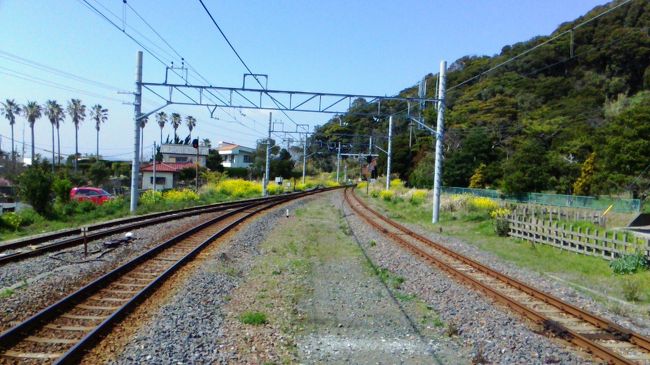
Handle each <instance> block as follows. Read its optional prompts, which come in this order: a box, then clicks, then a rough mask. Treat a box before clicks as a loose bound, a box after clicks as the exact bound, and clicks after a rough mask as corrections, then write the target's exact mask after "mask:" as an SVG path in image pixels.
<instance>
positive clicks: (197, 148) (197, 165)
mask: <svg viewBox="0 0 650 365" xmlns="http://www.w3.org/2000/svg"><path fill="white" fill-rule="evenodd" d="M196 140H197V143H196V176H195V178H196V192H197V193H198V192H199V151H200V150H201V145H199V143H198V141H200V140H201V139H199V136H196Z"/></svg>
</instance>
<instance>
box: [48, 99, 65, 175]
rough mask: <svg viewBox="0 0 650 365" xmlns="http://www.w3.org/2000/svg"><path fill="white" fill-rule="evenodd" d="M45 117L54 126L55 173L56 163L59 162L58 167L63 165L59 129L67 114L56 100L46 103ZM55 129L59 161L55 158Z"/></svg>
mask: <svg viewBox="0 0 650 365" xmlns="http://www.w3.org/2000/svg"><path fill="white" fill-rule="evenodd" d="M45 115H46V116H47V119H49V120H50V124H51V125H52V172H54V164H55V162H54V161H57V162H56V163H57V164H58V165H60V164H61V137H60V135H59V127H60V125H61V122H62V121H63V120H64V119H65V113H64V112H63V107H62V106H61V105H60V104H59V103H57V102H56V100H48V101H47V102H45ZM54 128H56V138H57V143H58V147H59V149H58V154H59V158H58V159H55V157H54Z"/></svg>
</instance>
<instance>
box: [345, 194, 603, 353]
mask: <svg viewBox="0 0 650 365" xmlns="http://www.w3.org/2000/svg"><path fill="white" fill-rule="evenodd" d="M343 209H344V211H345V213H346V216H347V219H348V222H349V223H350V226H351V228H352V230H353V232H354V233H355V235H356V236H357V237H358V238H359V240H360V241H361V242H362V246H363V247H364V249H365V250H366V251H367V252H368V255H369V256H370V258H371V259H372V260H373V261H374V262H376V263H377V264H378V266H381V267H385V268H388V269H389V270H391V271H394V272H396V273H398V274H399V275H402V276H403V277H405V278H406V281H405V283H404V284H403V287H404V290H406V291H407V292H409V293H413V294H415V295H417V296H418V297H419V298H422V299H423V300H424V301H426V303H428V304H429V305H431V306H432V307H433V308H434V310H435V311H436V312H437V313H439V314H440V317H441V318H442V320H443V321H444V322H446V327H447V331H448V332H450V333H454V332H457V333H458V334H459V336H460V338H461V339H462V341H463V342H464V343H465V344H466V345H468V346H471V347H472V348H473V349H474V361H477V360H479V359H483V360H485V361H487V362H490V363H499V364H547V363H569V364H574V363H590V360H587V359H588V357H585V355H584V354H578V353H577V352H576V351H573V350H572V349H569V348H567V347H566V346H565V345H563V343H558V342H556V341H555V340H552V339H549V338H548V337H545V336H542V335H540V334H537V333H535V332H534V331H532V330H531V329H530V327H529V326H527V325H526V324H524V320H523V319H522V318H520V317H518V316H516V315H514V314H512V313H510V312H508V311H507V309H505V308H504V307H502V306H500V305H496V304H494V303H493V302H491V301H490V300H489V299H487V298H486V297H485V296H483V295H481V294H479V293H478V292H475V291H473V290H471V289H469V288H468V287H466V286H464V285H461V284H459V283H458V282H456V281H455V280H454V279H452V278H450V277H448V276H447V275H446V274H445V273H443V272H442V271H440V270H438V269H436V268H435V267H432V266H430V265H429V264H427V263H425V262H423V261H421V260H420V259H419V258H416V257H415V256H413V255H412V254H411V253H409V252H407V251H405V250H404V249H402V248H401V247H399V246H398V245H397V244H395V243H393V242H392V241H390V240H388V239H386V238H384V237H383V236H382V235H380V234H378V233H377V232H376V231H375V230H374V229H373V228H371V227H369V225H368V224H367V223H366V222H365V221H362V220H360V219H359V218H358V217H357V216H356V215H355V214H354V212H352V210H351V209H350V208H349V207H348V206H347V205H344V208H343ZM420 231H421V230H420ZM422 233H425V235H427V236H429V237H432V234H431V233H430V232H422ZM434 238H439V237H434ZM371 242H373V244H371ZM456 244H458V245H465V244H463V243H461V242H460V241H457V242H456ZM471 257H474V258H477V257H476V256H471Z"/></svg>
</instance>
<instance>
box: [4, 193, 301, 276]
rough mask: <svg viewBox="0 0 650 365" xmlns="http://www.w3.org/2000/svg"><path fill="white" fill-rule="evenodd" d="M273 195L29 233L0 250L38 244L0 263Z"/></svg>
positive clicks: (229, 207) (264, 199) (14, 253)
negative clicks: (84, 230) (85, 229)
mask: <svg viewBox="0 0 650 365" xmlns="http://www.w3.org/2000/svg"><path fill="white" fill-rule="evenodd" d="M293 194H295V193H293ZM274 199H278V196H273V197H266V198H255V199H246V200H237V201H233V202H225V203H217V204H210V205H201V206H197V207H189V208H183V209H178V210H169V211H165V212H158V213H151V214H147V215H141V216H135V217H128V218H123V219H118V220H112V221H109V222H102V223H97V224H94V225H90V226H88V232H90V233H88V234H86V237H83V236H81V228H73V229H68V230H65V231H58V232H53V233H50V234H46V235H42V236H34V237H29V238H27V239H24V240H19V241H14V242H9V243H5V244H0V250H3V251H5V252H6V251H9V250H15V249H21V248H25V247H30V246H34V245H37V244H42V245H41V246H36V247H33V248H32V249H29V250H25V251H17V252H12V253H7V254H4V255H2V254H0V265H3V264H6V263H9V262H15V261H20V260H23V259H26V258H29V257H33V256H38V255H42V254H44V253H46V252H51V251H57V250H61V249H64V248H68V247H73V246H77V245H81V244H83V242H84V240H87V241H92V240H96V239H100V238H103V237H108V236H110V235H113V234H116V233H121V232H127V231H130V230H132V229H136V228H142V227H146V226H150V225H153V224H158V223H163V222H167V221H171V220H175V219H180V218H186V217H190V216H194V215H197V214H205V213H212V212H217V211H221V210H226V209H231V208H236V207H239V206H242V205H245V204H249V203H252V202H259V201H272V200H274ZM68 236H71V237H69V238H67V239H62V240H58V241H55V242H51V243H47V242H50V241H53V240H57V239H60V238H63V237H68Z"/></svg>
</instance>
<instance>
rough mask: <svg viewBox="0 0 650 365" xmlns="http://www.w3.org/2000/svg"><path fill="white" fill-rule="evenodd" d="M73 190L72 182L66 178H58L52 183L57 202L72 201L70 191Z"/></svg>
mask: <svg viewBox="0 0 650 365" xmlns="http://www.w3.org/2000/svg"><path fill="white" fill-rule="evenodd" d="M72 188H73V185H72V181H70V180H68V179H66V178H57V179H55V180H54V182H53V183H52V190H53V191H54V196H55V197H56V200H57V201H59V202H61V203H67V202H69V201H70V190H72Z"/></svg>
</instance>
